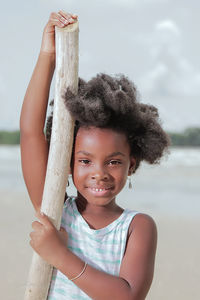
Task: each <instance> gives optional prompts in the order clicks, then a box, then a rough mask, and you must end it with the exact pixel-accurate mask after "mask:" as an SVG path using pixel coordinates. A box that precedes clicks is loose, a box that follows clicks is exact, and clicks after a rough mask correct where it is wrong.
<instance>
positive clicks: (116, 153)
mask: <svg viewBox="0 0 200 300" xmlns="http://www.w3.org/2000/svg"><path fill="white" fill-rule="evenodd" d="M76 154H83V155H86V156H92V157H94V155H93V154H91V153H89V152H87V151H78V152H77V153H76ZM118 155H121V156H125V155H124V154H123V153H122V152H113V153H111V154H109V155H108V157H113V156H118Z"/></svg>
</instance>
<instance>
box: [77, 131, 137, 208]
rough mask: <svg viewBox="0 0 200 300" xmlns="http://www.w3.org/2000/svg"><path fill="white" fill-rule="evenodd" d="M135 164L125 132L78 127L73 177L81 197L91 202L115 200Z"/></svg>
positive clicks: (99, 202)
mask: <svg viewBox="0 0 200 300" xmlns="http://www.w3.org/2000/svg"><path fill="white" fill-rule="evenodd" d="M134 166H135V159H134V158H133V157H131V156H130V146H129V144H128V141H127V138H126V135H125V134H123V133H119V132H115V131H114V130H112V129H101V128H96V127H90V128H84V127H81V128H80V129H79V130H78V133H77V136H76V141H75V147H74V162H73V170H72V176H73V181H74V185H75V186H76V188H77V190H78V192H79V197H80V196H81V197H84V198H85V199H86V200H87V202H88V203H90V204H93V205H100V206H101V205H107V204H109V203H110V202H112V201H113V202H115V197H116V195H117V194H118V193H119V192H120V191H121V190H122V188H123V187H124V185H125V183H126V180H127V176H128V175H130V174H131V171H132V170H133V168H134Z"/></svg>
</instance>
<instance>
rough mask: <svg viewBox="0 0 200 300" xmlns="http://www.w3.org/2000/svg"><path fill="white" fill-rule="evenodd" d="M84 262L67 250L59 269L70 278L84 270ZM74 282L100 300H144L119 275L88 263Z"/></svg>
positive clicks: (93, 297) (89, 294)
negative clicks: (111, 273) (98, 268)
mask: <svg viewBox="0 0 200 300" xmlns="http://www.w3.org/2000/svg"><path fill="white" fill-rule="evenodd" d="M83 267H84V262H83V261H82V260H81V259H80V258H79V257H78V256H76V255H75V254H73V253H72V252H71V251H67V252H66V253H65V254H64V257H63V258H62V259H61V264H60V265H58V269H59V270H60V271H61V272H62V273H63V274H65V275H66V276H67V277H68V278H69V279H70V278H74V277H76V276H77V275H78V274H79V273H80V272H81V270H83ZM74 283H75V284H76V285H77V286H78V287H79V288H80V289H81V290H83V291H84V292H85V293H86V294H87V295H88V296H90V297H91V298H92V299H99V300H110V299H115V300H118V299H119V300H122V299H123V300H126V299H127V300H143V299H144V298H141V297H140V296H139V295H134V291H133V289H132V288H131V286H130V285H129V283H128V282H127V281H126V280H125V279H123V278H121V277H117V276H113V275H110V274H107V273H105V272H103V271H99V270H97V269H95V268H93V267H91V266H90V265H87V267H86V269H85V271H84V272H83V274H82V275H81V276H80V277H78V278H77V279H76V280H75V281H74Z"/></svg>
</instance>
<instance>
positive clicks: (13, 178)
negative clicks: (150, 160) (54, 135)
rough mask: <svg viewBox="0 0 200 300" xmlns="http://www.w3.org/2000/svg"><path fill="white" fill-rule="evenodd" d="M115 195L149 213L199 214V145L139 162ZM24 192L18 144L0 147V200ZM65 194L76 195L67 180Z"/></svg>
mask: <svg viewBox="0 0 200 300" xmlns="http://www.w3.org/2000/svg"><path fill="white" fill-rule="evenodd" d="M132 185H133V189H132V190H130V189H128V183H127V185H126V186H125V188H124V189H123V191H122V192H121V193H120V194H119V197H118V203H119V204H120V205H121V206H122V207H124V208H125V207H127V208H131V209H136V210H139V211H143V212H146V213H150V214H156V215H157V214H161V215H162V214H167V215H168V214H169V215H171V216H179V215H180V216H187V215H189V216H191V215H192V216H194V217H199V216H200V148H171V150H170V154H169V155H168V156H166V157H164V158H163V159H162V160H161V163H160V164H159V165H148V164H146V163H143V164H142V165H141V167H140V168H139V169H138V171H137V172H136V174H134V175H133V176H132ZM10 191H12V192H15V193H23V192H24V193H26V188H25V184H24V181H23V175H22V171H21V161H20V148H19V146H0V199H1V198H2V195H3V193H4V194H5V193H6V192H7V193H9V192H10ZM68 194H73V195H75V194H76V191H75V188H74V187H73V183H72V181H71V180H70V187H69V188H68Z"/></svg>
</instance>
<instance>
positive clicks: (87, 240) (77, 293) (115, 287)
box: [20, 11, 169, 300]
mask: <svg viewBox="0 0 200 300" xmlns="http://www.w3.org/2000/svg"><path fill="white" fill-rule="evenodd" d="M76 19H77V16H75V15H71V14H68V13H65V12H63V11H59V13H52V14H51V15H50V18H49V21H48V23H47V25H46V26H45V29H44V33H43V39H42V45H41V50H40V54H39V57H38V61H37V64H36V67H35V70H34V72H33V75H32V78H31V81H30V83H29V86H28V89H27V92H26V95H25V98H24V103H23V107H22V112H21V120H20V128H21V155H22V168H23V174H24V179H25V182H26V186H27V189H28V192H29V195H30V198H31V201H32V203H33V206H34V208H35V210H36V211H37V217H38V219H39V222H38V221H35V222H33V224H32V227H33V232H32V233H31V234H30V236H31V242H30V244H31V246H32V247H33V249H34V250H35V251H36V252H37V253H38V254H39V255H40V256H41V257H42V258H43V259H44V260H46V261H47V262H48V263H49V264H52V265H53V266H54V271H53V276H52V280H51V285H50V289H49V294H48V299H51V300H53V299H54V300H55V299H59V300H62V299H102V300H106V299H109V300H110V299H114V300H117V299H120V300H122V299H123V300H125V299H132V300H133V299H135V300H142V299H145V297H146V295H147V293H148V291H149V288H150V285H151V282H152V278H153V272H154V259H155V252H156V240H157V234H156V225H155V223H154V221H153V219H152V218H151V217H149V216H148V215H146V214H142V213H138V212H136V211H132V210H128V209H125V210H124V209H123V208H121V207H119V206H118V205H117V203H116V196H117V195H118V194H119V192H120V191H121V190H122V189H123V187H124V186H125V183H126V180H127V177H128V176H129V177H130V176H131V174H133V173H134V172H135V171H136V170H137V168H138V167H139V165H140V162H141V161H142V160H146V161H147V162H149V163H151V164H153V163H158V162H159V159H160V158H161V156H162V155H163V153H164V150H166V149H167V146H168V144H169V140H168V137H167V135H166V134H165V132H164V131H163V130H162V128H161V126H160V124H159V119H158V112H157V109H156V108H155V107H153V106H150V105H145V104H142V103H140V102H138V100H137V91H136V89H135V86H134V85H133V83H132V82H131V81H129V80H128V79H127V78H126V77H125V76H119V77H111V76H108V75H105V74H99V75H97V76H96V77H95V78H93V79H92V80H90V81H89V82H85V81H83V80H80V81H79V91H78V95H76V96H74V95H72V94H71V93H70V92H69V91H68V92H66V106H67V107H68V109H69V110H70V112H71V113H72V115H73V116H74V118H75V119H76V124H75V142H74V146H73V154H72V160H71V173H72V178H73V182H74V185H75V187H76V189H77V196H76V197H68V198H67V199H66V201H65V203H64V209H63V216H62V224H61V226H62V227H61V229H60V230H59V231H58V230H57V229H56V228H55V227H54V226H53V224H52V223H51V222H50V220H49V219H48V217H47V216H45V215H44V214H41V213H40V206H41V200H42V193H43V186H44V181H45V173H46V165H47V157H48V148H49V139H50V133H51V121H52V117H50V118H49V119H48V122H47V129H46V136H45V135H44V124H45V118H46V109H47V103H48V96H49V89H50V84H51V79H52V76H53V73H54V68H55V42H54V35H55V32H54V30H55V25H56V26H58V27H64V26H67V25H68V24H71V23H73V22H74V21H75V20H76ZM133 200H134V199H133Z"/></svg>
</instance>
